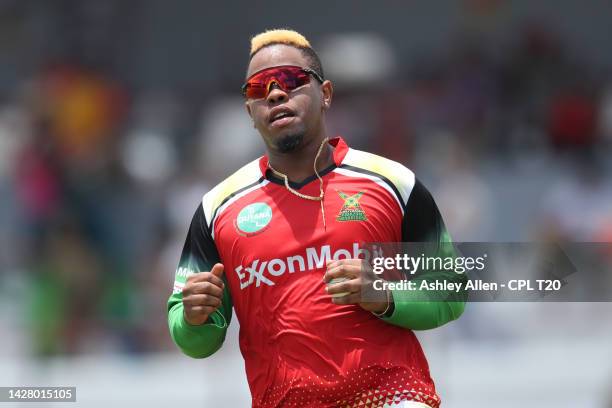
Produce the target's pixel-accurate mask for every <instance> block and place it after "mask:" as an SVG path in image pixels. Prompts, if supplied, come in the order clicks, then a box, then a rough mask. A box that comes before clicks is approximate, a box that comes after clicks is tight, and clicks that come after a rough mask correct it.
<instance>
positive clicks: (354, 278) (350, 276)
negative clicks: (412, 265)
mask: <svg viewBox="0 0 612 408" xmlns="http://www.w3.org/2000/svg"><path fill="white" fill-rule="evenodd" d="M332 279H346V280H344V281H342V282H338V283H331V284H330V281H331V280H332ZM379 279H380V277H379V276H376V274H375V273H374V271H373V270H372V267H371V265H370V264H369V263H368V262H366V261H365V260H363V259H340V260H337V261H330V262H328V263H327V271H326V272H325V275H324V276H323V281H324V282H325V283H326V284H328V285H327V287H326V289H325V290H326V291H327V293H328V294H330V295H337V294H339V293H346V295H344V296H340V297H332V302H333V303H335V304H337V305H351V304H358V305H359V306H361V307H362V308H363V309H365V310H367V311H368V312H374V313H382V312H384V311H385V310H387V308H388V306H389V303H388V302H391V301H393V299H392V298H391V293H386V291H384V290H375V289H374V281H375V280H379ZM387 290H388V289H387Z"/></svg>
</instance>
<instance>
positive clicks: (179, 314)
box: [168, 302, 228, 358]
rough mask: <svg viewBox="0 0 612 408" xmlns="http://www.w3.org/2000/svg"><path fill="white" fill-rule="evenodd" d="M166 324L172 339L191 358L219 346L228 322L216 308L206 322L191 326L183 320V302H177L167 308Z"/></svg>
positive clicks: (203, 356)
mask: <svg viewBox="0 0 612 408" xmlns="http://www.w3.org/2000/svg"><path fill="white" fill-rule="evenodd" d="M168 326H169V328H170V335H171V337H172V340H174V343H175V344H176V345H177V346H178V347H179V349H181V351H182V352H183V353H185V354H186V355H188V356H189V357H193V358H205V357H208V356H210V355H212V354H213V353H215V352H216V351H217V350H219V348H221V345H222V344H223V341H224V340H225V333H226V332H227V327H228V322H227V321H226V319H225V317H224V316H223V313H221V312H220V311H219V310H217V311H215V312H214V313H213V314H211V315H210V316H209V318H208V320H207V321H206V323H204V324H202V325H200V326H192V325H190V324H189V323H187V322H186V321H185V318H184V317H183V304H182V303H180V302H179V303H176V304H174V305H173V306H172V307H171V308H170V309H169V310H168Z"/></svg>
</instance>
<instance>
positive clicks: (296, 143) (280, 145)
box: [274, 133, 304, 153]
mask: <svg viewBox="0 0 612 408" xmlns="http://www.w3.org/2000/svg"><path fill="white" fill-rule="evenodd" d="M302 140H304V134H303V133H290V134H286V135H280V136H278V137H277V138H276V140H275V142H274V144H275V145H276V148H277V149H278V151H279V152H281V153H290V152H294V151H296V150H298V148H299V147H300V146H301V144H302Z"/></svg>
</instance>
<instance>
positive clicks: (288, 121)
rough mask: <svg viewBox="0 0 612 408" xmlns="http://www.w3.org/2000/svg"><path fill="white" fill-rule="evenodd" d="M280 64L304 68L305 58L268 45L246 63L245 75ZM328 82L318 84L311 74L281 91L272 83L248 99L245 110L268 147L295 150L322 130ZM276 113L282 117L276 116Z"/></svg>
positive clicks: (290, 49)
mask: <svg viewBox="0 0 612 408" xmlns="http://www.w3.org/2000/svg"><path fill="white" fill-rule="evenodd" d="M280 65H295V66H299V67H302V68H306V67H308V66H309V65H308V59H307V58H305V57H304V55H303V54H302V52H301V51H300V50H298V49H297V48H294V47H291V46H287V45H282V44H279V45H272V46H269V47H265V48H263V49H262V50H260V51H259V52H258V53H257V54H255V56H254V57H253V59H252V60H251V62H250V63H249V67H248V71H247V78H248V77H250V76H251V75H252V74H253V73H255V72H258V71H261V70H262V69H266V68H270V67H276V66H280ZM331 93H332V88H331V83H330V82H329V81H325V82H324V83H323V84H322V85H321V84H320V83H319V82H318V81H317V80H316V79H315V78H313V77H311V79H310V82H309V83H308V84H306V85H304V86H302V87H299V88H296V89H294V90H292V91H289V92H285V91H283V90H282V89H281V88H280V87H279V86H278V85H276V84H273V85H272V88H271V90H270V92H269V93H268V95H267V96H266V97H265V98H262V99H248V100H247V101H246V109H247V111H248V113H249V115H250V116H251V118H252V119H253V123H254V124H255V128H256V129H257V130H258V131H259V133H260V134H261V135H262V137H263V139H264V142H265V143H266V145H267V146H268V149H270V150H272V151H276V152H280V153H287V152H291V151H296V150H299V149H300V147H301V146H303V145H304V143H305V142H308V141H310V139H312V138H315V137H316V136H317V135H318V132H319V131H320V130H321V129H322V112H323V110H325V109H327V107H329V104H330V102H331ZM279 113H286V116H285V117H284V118H280V119H276V117H277V115H278V114H279Z"/></svg>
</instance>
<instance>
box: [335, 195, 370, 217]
mask: <svg viewBox="0 0 612 408" xmlns="http://www.w3.org/2000/svg"><path fill="white" fill-rule="evenodd" d="M336 191H337V192H338V195H339V196H340V198H342V199H343V200H344V205H343V206H342V208H341V209H340V212H339V213H338V216H337V217H336V220H337V221H367V220H368V218H367V217H366V214H365V212H364V211H363V208H361V205H359V200H360V199H361V197H363V191H360V192H358V193H357V194H353V195H352V196H349V195H348V194H345V193H343V192H342V191H340V190H336Z"/></svg>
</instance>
